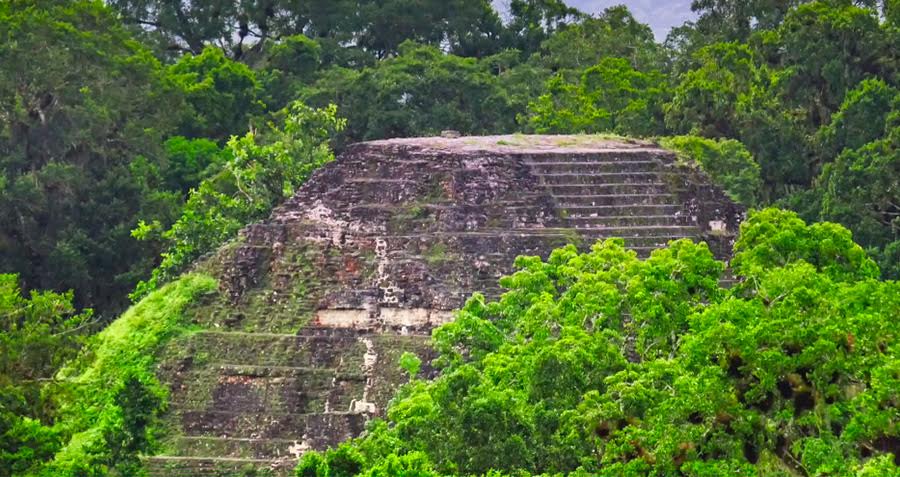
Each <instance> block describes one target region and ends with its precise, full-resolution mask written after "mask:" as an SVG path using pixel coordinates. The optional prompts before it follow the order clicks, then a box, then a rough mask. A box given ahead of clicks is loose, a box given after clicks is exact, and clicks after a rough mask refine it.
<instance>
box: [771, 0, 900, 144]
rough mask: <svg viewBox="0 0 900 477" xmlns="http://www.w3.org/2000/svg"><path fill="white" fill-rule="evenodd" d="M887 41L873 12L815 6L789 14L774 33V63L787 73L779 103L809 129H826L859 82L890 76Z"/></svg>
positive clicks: (821, 3)
mask: <svg viewBox="0 0 900 477" xmlns="http://www.w3.org/2000/svg"><path fill="white" fill-rule="evenodd" d="M888 38H889V37H888V36H887V35H885V34H884V31H883V29H882V26H881V25H880V23H879V19H878V15H877V12H876V11H875V10H873V9H869V8H860V7H855V6H853V5H849V4H848V2H825V1H816V2H812V3H808V4H804V5H801V6H799V7H797V8H796V9H794V10H791V11H790V12H789V13H788V15H787V17H786V18H785V21H784V23H783V24H782V25H781V27H780V28H779V30H778V44H779V46H780V51H781V54H780V55H779V63H780V65H781V66H782V67H784V68H786V69H787V71H788V72H789V73H790V76H789V79H788V80H787V81H786V84H785V93H784V96H783V98H784V99H785V100H787V101H788V102H789V103H788V104H791V105H796V106H797V107H800V108H802V109H803V110H804V111H805V112H806V114H807V121H808V122H809V123H810V124H811V125H812V127H813V128H818V127H820V126H822V125H824V124H827V123H828V121H829V119H830V118H831V115H832V114H833V113H834V112H835V111H837V110H838V108H839V107H840V105H841V103H842V102H843V101H844V97H845V95H846V94H847V92H848V91H850V90H851V88H853V87H854V86H856V85H857V84H858V83H859V82H860V81H861V80H863V79H864V78H866V77H867V76H870V75H873V74H876V75H881V76H883V77H890V76H891V75H892V74H893V71H892V69H893V68H895V67H896V65H894V66H893V67H892V66H891V65H890V64H889V63H888V64H886V63H885V60H886V59H888V58H891V57H892V56H893V55H892V54H891V53H890V48H891V47H890V46H889V44H887V43H886V40H887V39H888Z"/></svg>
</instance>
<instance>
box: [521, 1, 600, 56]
mask: <svg viewBox="0 0 900 477" xmlns="http://www.w3.org/2000/svg"><path fill="white" fill-rule="evenodd" d="M509 17H510V20H509V22H508V24H507V25H506V28H505V32H504V33H505V34H504V46H505V47H506V48H511V49H515V50H519V51H521V52H523V53H524V54H526V55H530V54H532V53H536V52H538V51H539V50H540V47H541V43H543V42H544V40H546V39H547V38H550V36H551V35H553V33H555V32H557V31H559V30H561V29H563V28H564V27H565V26H566V25H568V24H571V23H574V22H576V21H578V20H579V19H583V18H584V17H586V15H585V14H584V13H583V12H581V11H580V10H578V9H577V8H573V7H570V6H569V5H567V4H566V2H565V1H563V0H510V2H509Z"/></svg>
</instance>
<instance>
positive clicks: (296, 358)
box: [187, 327, 365, 369]
mask: <svg viewBox="0 0 900 477" xmlns="http://www.w3.org/2000/svg"><path fill="white" fill-rule="evenodd" d="M301 333H303V334H298V335H288V334H273V333H242V332H227V331H201V332H198V333H196V334H195V335H193V336H192V337H191V338H190V339H189V341H188V343H187V344H188V346H189V347H190V348H191V349H192V351H193V353H194V355H195V359H196V356H200V357H202V359H203V360H205V361H207V362H210V363H226V364H242V365H252V366H283V367H284V366H286V367H292V368H326V369H358V363H348V362H347V357H348V356H354V355H359V356H362V354H363V353H365V344H363V343H362V342H360V340H359V334H358V332H357V331H355V330H341V329H337V330H335V329H333V328H329V329H320V328H316V327H304V329H302V330H301ZM360 359H361V358H360Z"/></svg>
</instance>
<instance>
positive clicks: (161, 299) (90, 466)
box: [40, 274, 216, 476]
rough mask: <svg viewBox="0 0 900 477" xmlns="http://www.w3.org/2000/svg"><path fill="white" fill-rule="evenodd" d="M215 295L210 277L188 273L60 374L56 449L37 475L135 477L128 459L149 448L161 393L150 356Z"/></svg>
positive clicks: (134, 464) (135, 467)
mask: <svg viewBox="0 0 900 477" xmlns="http://www.w3.org/2000/svg"><path fill="white" fill-rule="evenodd" d="M215 289H216V281H215V280H214V279H213V278H211V277H209V276H207V275H201V274H189V275H185V276H183V277H181V278H180V279H178V280H176V281H174V282H172V283H169V284H168V285H166V286H164V287H162V288H160V289H159V290H156V291H154V292H152V293H150V294H149V295H147V297H145V298H144V299H142V300H141V301H140V302H138V303H137V304H135V305H134V306H132V307H131V308H130V309H129V310H128V311H126V312H125V313H124V314H123V315H122V316H121V317H120V318H119V319H117V320H116V321H114V322H113V323H112V324H110V325H109V326H108V327H107V328H106V329H105V330H104V331H102V332H101V333H99V334H98V335H97V336H96V337H95V338H94V339H93V340H92V342H91V344H90V345H89V346H88V347H87V349H86V352H85V353H84V354H83V355H82V356H81V357H80V358H79V359H78V360H76V361H75V362H74V363H73V364H71V365H69V366H67V367H66V368H63V369H62V370H61V371H60V373H59V378H60V379H62V380H63V381H64V382H65V385H64V386H65V387H66V388H67V392H66V393H65V394H64V395H63V396H62V397H61V398H60V399H59V401H60V402H59V404H60V406H61V410H62V413H61V414H62V416H63V417H62V419H60V421H59V422H58V423H57V425H56V426H55V427H54V429H53V432H56V433H59V435H60V437H61V443H62V446H61V448H60V450H59V451H58V452H57V453H56V456H55V458H54V460H53V461H52V462H50V463H49V464H48V466H47V467H48V468H46V469H43V471H42V472H41V473H40V475H62V476H68V475H73V476H74V475H79V476H80V475H100V474H98V473H100V472H103V473H105V472H106V470H107V469H110V468H112V469H116V470H117V471H119V472H120V473H121V475H141V472H142V470H141V468H140V467H141V464H140V462H139V461H138V459H137V457H135V456H136V455H138V454H139V453H143V452H146V451H147V450H150V449H152V448H153V446H154V443H155V436H154V426H155V425H156V418H157V416H158V415H159V414H160V412H162V411H163V410H164V409H165V407H166V398H167V394H168V392H167V390H166V389H165V387H164V386H163V385H162V384H160V383H159V381H158V380H157V378H156V374H155V370H156V357H157V355H158V353H159V352H160V350H161V349H162V348H163V347H164V346H165V344H166V343H168V342H169V341H170V340H172V339H173V338H175V337H177V336H179V335H183V334H185V333H188V332H190V331H191V323H190V322H189V320H188V318H187V316H186V314H185V312H186V310H187V309H188V307H189V305H190V304H191V303H192V302H194V301H195V300H196V299H198V298H199V297H200V296H201V295H204V294H207V293H211V292H213V291H215Z"/></svg>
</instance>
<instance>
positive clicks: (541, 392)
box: [297, 209, 900, 476]
mask: <svg viewBox="0 0 900 477" xmlns="http://www.w3.org/2000/svg"><path fill="white" fill-rule="evenodd" d="M732 265H733V267H734V273H735V274H736V276H737V277H738V278H740V280H741V281H740V283H739V284H738V285H737V286H735V287H734V288H732V289H723V288H721V287H720V285H719V280H720V279H721V277H722V273H723V271H724V269H725V264H724V263H721V262H717V261H716V260H715V259H714V258H713V256H712V254H711V253H710V251H709V250H708V249H707V247H706V246H705V245H704V244H699V245H698V244H694V243H691V242H690V241H687V240H681V241H675V242H672V243H670V244H669V246H668V248H665V249H661V250H657V251H655V252H653V254H652V255H651V256H650V258H648V259H646V260H639V259H637V258H636V256H635V254H634V253H633V252H630V251H627V250H626V249H625V248H623V246H622V242H621V241H619V240H614V239H611V240H607V241H605V242H603V243H598V244H597V245H595V246H594V247H593V249H592V250H591V252H589V253H585V254H579V253H578V252H577V250H576V249H575V248H574V247H572V246H569V247H565V248H562V249H558V250H556V251H554V252H553V253H552V254H551V255H550V257H549V259H548V260H547V261H542V260H541V259H540V258H538V257H520V258H519V259H518V260H517V262H516V266H517V268H518V271H517V272H516V273H514V274H513V275H511V276H508V277H505V278H503V279H502V280H501V283H502V284H503V285H504V286H505V287H506V288H507V289H508V290H509V291H507V292H506V293H505V294H504V295H503V296H502V298H500V299H499V300H498V301H496V302H486V301H485V299H484V298H483V297H482V296H480V295H476V296H474V297H473V298H472V299H471V300H469V302H468V303H467V304H466V306H465V307H464V308H463V309H462V310H461V311H460V312H459V313H458V314H457V317H456V320H455V321H454V322H451V323H449V324H447V325H444V326H443V327H441V328H438V329H437V330H435V331H434V334H433V338H434V346H435V348H436V350H437V351H438V352H439V356H438V357H437V359H436V360H435V362H434V364H435V365H437V366H438V367H439V368H440V370H441V374H440V375H439V377H438V378H437V379H435V380H433V381H422V380H418V379H413V380H412V381H411V382H410V383H409V384H407V385H405V386H404V387H403V388H402V389H401V390H400V392H399V394H398V395H397V396H396V397H395V399H394V400H393V401H392V403H391V405H390V408H389V409H388V411H387V419H386V420H385V421H376V422H374V423H372V424H371V425H370V427H369V430H368V432H367V433H366V434H365V435H364V436H363V437H362V438H359V439H357V440H354V441H352V442H351V443H348V444H344V445H342V446H341V447H339V448H337V449H334V450H331V451H328V452H326V453H324V454H308V455H306V456H304V457H303V458H302V459H301V462H300V464H299V466H298V470H297V475H301V476H308V475H316V476H337V475H355V474H356V475H367V476H376V475H435V476H437V475H450V474H453V475H482V474H486V473H489V472H491V471H499V472H501V473H503V474H506V475H522V473H532V474H539V473H550V474H555V473H562V474H567V473H572V472H575V475H582V474H583V475H634V476H638V475H659V476H665V475H691V476H712V475H766V476H776V475H778V476H788V475H897V473H898V472H900V468H898V467H897V464H896V461H895V458H894V457H893V456H892V455H891V454H890V452H896V450H897V445H898V442H900V433H898V431H897V428H896V422H897V419H898V418H900V411H898V407H897V399H898V397H900V396H898V389H900V381H898V379H900V378H898V374H897V373H898V370H900V361H898V358H897V356H898V355H897V352H898V351H900V350H898V348H897V347H898V343H900V340H898V333H900V322H898V321H897V316H898V315H897V313H898V312H900V288H898V283H897V282H891V281H887V282H885V281H879V280H878V278H877V277H878V275H879V271H878V268H877V266H876V265H875V263H874V262H872V260H871V259H869V258H868V257H867V256H866V254H865V252H864V251H863V250H862V248H860V247H859V246H858V245H856V244H855V243H853V241H852V240H851V237H850V232H849V231H848V230H847V229H845V228H843V227H841V226H839V225H836V224H827V223H823V224H815V225H811V226H810V225H806V224H805V223H804V222H803V221H802V220H800V219H799V218H798V217H797V216H796V215H795V214H793V213H790V212H784V211H780V210H776V209H766V210H764V211H761V212H758V213H755V214H753V215H751V217H750V218H749V220H748V221H747V222H746V223H745V224H744V225H743V226H742V229H741V237H740V239H739V240H738V242H737V243H736V245H735V258H734V262H733V264H732ZM404 367H405V368H406V369H407V371H408V372H409V373H410V374H411V375H413V376H414V375H415V372H416V371H417V368H418V363H415V362H407V363H406V364H405V366H404ZM403 472H406V473H403Z"/></svg>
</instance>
